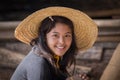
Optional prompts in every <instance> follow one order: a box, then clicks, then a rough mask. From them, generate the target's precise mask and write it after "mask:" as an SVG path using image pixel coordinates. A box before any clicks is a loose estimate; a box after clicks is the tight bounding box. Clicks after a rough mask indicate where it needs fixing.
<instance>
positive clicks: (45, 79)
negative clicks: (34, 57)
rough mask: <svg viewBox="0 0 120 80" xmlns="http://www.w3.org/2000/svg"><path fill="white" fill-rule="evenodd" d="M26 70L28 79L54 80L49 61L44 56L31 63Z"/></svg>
mask: <svg viewBox="0 0 120 80" xmlns="http://www.w3.org/2000/svg"><path fill="white" fill-rule="evenodd" d="M26 72H27V79H28V80H52V79H51V78H52V75H51V73H50V68H49V65H48V62H47V61H46V60H45V59H44V58H42V59H41V60H40V61H36V62H35V61H34V63H32V64H29V66H28V67H27V71H26Z"/></svg>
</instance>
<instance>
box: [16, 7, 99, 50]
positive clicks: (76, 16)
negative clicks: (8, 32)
mask: <svg viewBox="0 0 120 80" xmlns="http://www.w3.org/2000/svg"><path fill="white" fill-rule="evenodd" d="M53 15H59V16H64V17H67V18H69V19H70V20H71V21H72V22H73V24H74V32H75V36H76V43H77V47H78V49H79V50H86V49H88V48H90V47H92V45H93V44H94V42H95V40H96V38H97V35H98V29H97V25H96V23H95V22H94V21H93V20H92V19H91V18H90V17H89V16H88V15H86V14H85V13H83V12H81V11H79V10H75V9H72V8H67V7H48V8H44V9H41V10H38V11H36V12H34V13H32V14H31V15H29V16H28V17H27V18H25V19H24V20H23V21H22V22H21V23H20V24H19V25H18V26H17V28H16V30H15V37H16V38H17V39H18V40H20V41H22V42H23V43H26V44H30V42H31V40H32V39H35V38H36V37H38V28H39V26H40V22H41V21H42V20H43V19H45V18H46V17H48V16H53Z"/></svg>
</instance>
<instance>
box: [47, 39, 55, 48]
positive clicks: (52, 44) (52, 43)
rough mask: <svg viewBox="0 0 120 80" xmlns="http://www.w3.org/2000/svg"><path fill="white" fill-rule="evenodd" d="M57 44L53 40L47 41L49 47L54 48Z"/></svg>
mask: <svg viewBox="0 0 120 80" xmlns="http://www.w3.org/2000/svg"><path fill="white" fill-rule="evenodd" d="M55 42H56V41H55V40H53V39H47V45H48V47H51V46H54V44H55Z"/></svg>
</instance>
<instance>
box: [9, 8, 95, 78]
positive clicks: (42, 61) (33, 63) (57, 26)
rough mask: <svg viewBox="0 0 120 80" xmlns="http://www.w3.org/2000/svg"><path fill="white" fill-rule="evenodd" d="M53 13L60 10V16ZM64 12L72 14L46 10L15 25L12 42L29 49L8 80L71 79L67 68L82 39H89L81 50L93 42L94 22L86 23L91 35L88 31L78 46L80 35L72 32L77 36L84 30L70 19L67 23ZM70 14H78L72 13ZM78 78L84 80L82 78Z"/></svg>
mask: <svg viewBox="0 0 120 80" xmlns="http://www.w3.org/2000/svg"><path fill="white" fill-rule="evenodd" d="M54 9H56V10H57V9H60V10H58V12H63V13H59V14H63V15H59V14H58V12H57V11H56V10H54ZM64 9H65V10H67V9H68V10H70V11H69V12H71V11H72V10H73V9H69V8H64V7H50V8H46V9H43V10H40V11H38V12H36V13H34V14H32V15H30V16H28V17H27V18H26V19H25V20H23V22H21V23H20V25H18V27H17V28H16V30H15V36H16V38H17V39H18V40H20V41H22V42H24V43H27V44H30V45H31V46H32V47H33V48H32V50H31V51H30V52H29V54H28V55H27V56H26V57H25V58H24V59H23V60H22V62H21V63H20V64H19V66H18V67H17V69H16V70H15V72H14V74H13V76H12V77H11V80H66V79H67V77H70V76H71V74H70V73H69V72H68V70H67V69H68V67H69V66H70V65H71V64H75V56H76V52H77V50H78V49H80V46H79V43H81V42H82V41H83V42H84V40H85V39H84V37H85V38H86V39H87V38H88V37H89V38H91V39H89V38H88V40H89V41H88V42H89V43H88V42H86V45H85V46H84V47H83V46H82V44H81V46H82V47H83V48H84V49H87V48H88V47H90V46H91V45H92V44H93V42H94V41H95V39H96V35H97V28H96V25H95V23H94V22H90V23H91V24H90V26H91V25H92V27H91V28H90V29H95V31H94V30H93V32H92V33H90V32H89V31H88V33H89V34H87V35H86V36H83V39H84V40H81V41H80V42H79V37H80V35H81V34H80V35H78V34H77V35H76V33H75V32H76V30H77V31H78V32H79V30H80V29H81V30H80V31H81V32H84V31H82V28H84V27H83V26H81V28H77V27H76V26H75V23H73V20H74V19H69V17H68V15H66V14H65V12H64ZM51 10H52V11H51ZM73 12H75V13H78V11H77V12H76V11H74V10H73ZM43 13H44V14H43ZM69 14H72V13H69ZM79 14H81V13H80V12H79ZM83 16H84V17H85V19H88V20H90V21H92V20H91V19H89V18H88V17H86V16H85V15H83ZM43 17H44V18H43ZM71 18H72V17H71ZM79 18H82V16H79ZM88 24H89V22H88ZM83 30H85V28H84V29H83ZM88 30H89V28H88ZM84 34H85V33H84ZM84 34H82V35H84ZM91 35H92V37H90V36H91ZM78 36H79V37H78ZM76 39H77V40H76ZM82 47H81V50H82ZM81 78H82V80H88V77H87V76H86V75H85V76H82V77H81Z"/></svg>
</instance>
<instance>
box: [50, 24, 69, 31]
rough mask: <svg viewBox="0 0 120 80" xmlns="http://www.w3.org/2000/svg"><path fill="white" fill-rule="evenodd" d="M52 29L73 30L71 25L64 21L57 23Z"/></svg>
mask: <svg viewBox="0 0 120 80" xmlns="http://www.w3.org/2000/svg"><path fill="white" fill-rule="evenodd" d="M51 31H58V32H59V31H61V32H71V28H70V26H69V25H66V24H64V23H56V25H55V27H54V28H53V29H52V30H51Z"/></svg>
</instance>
